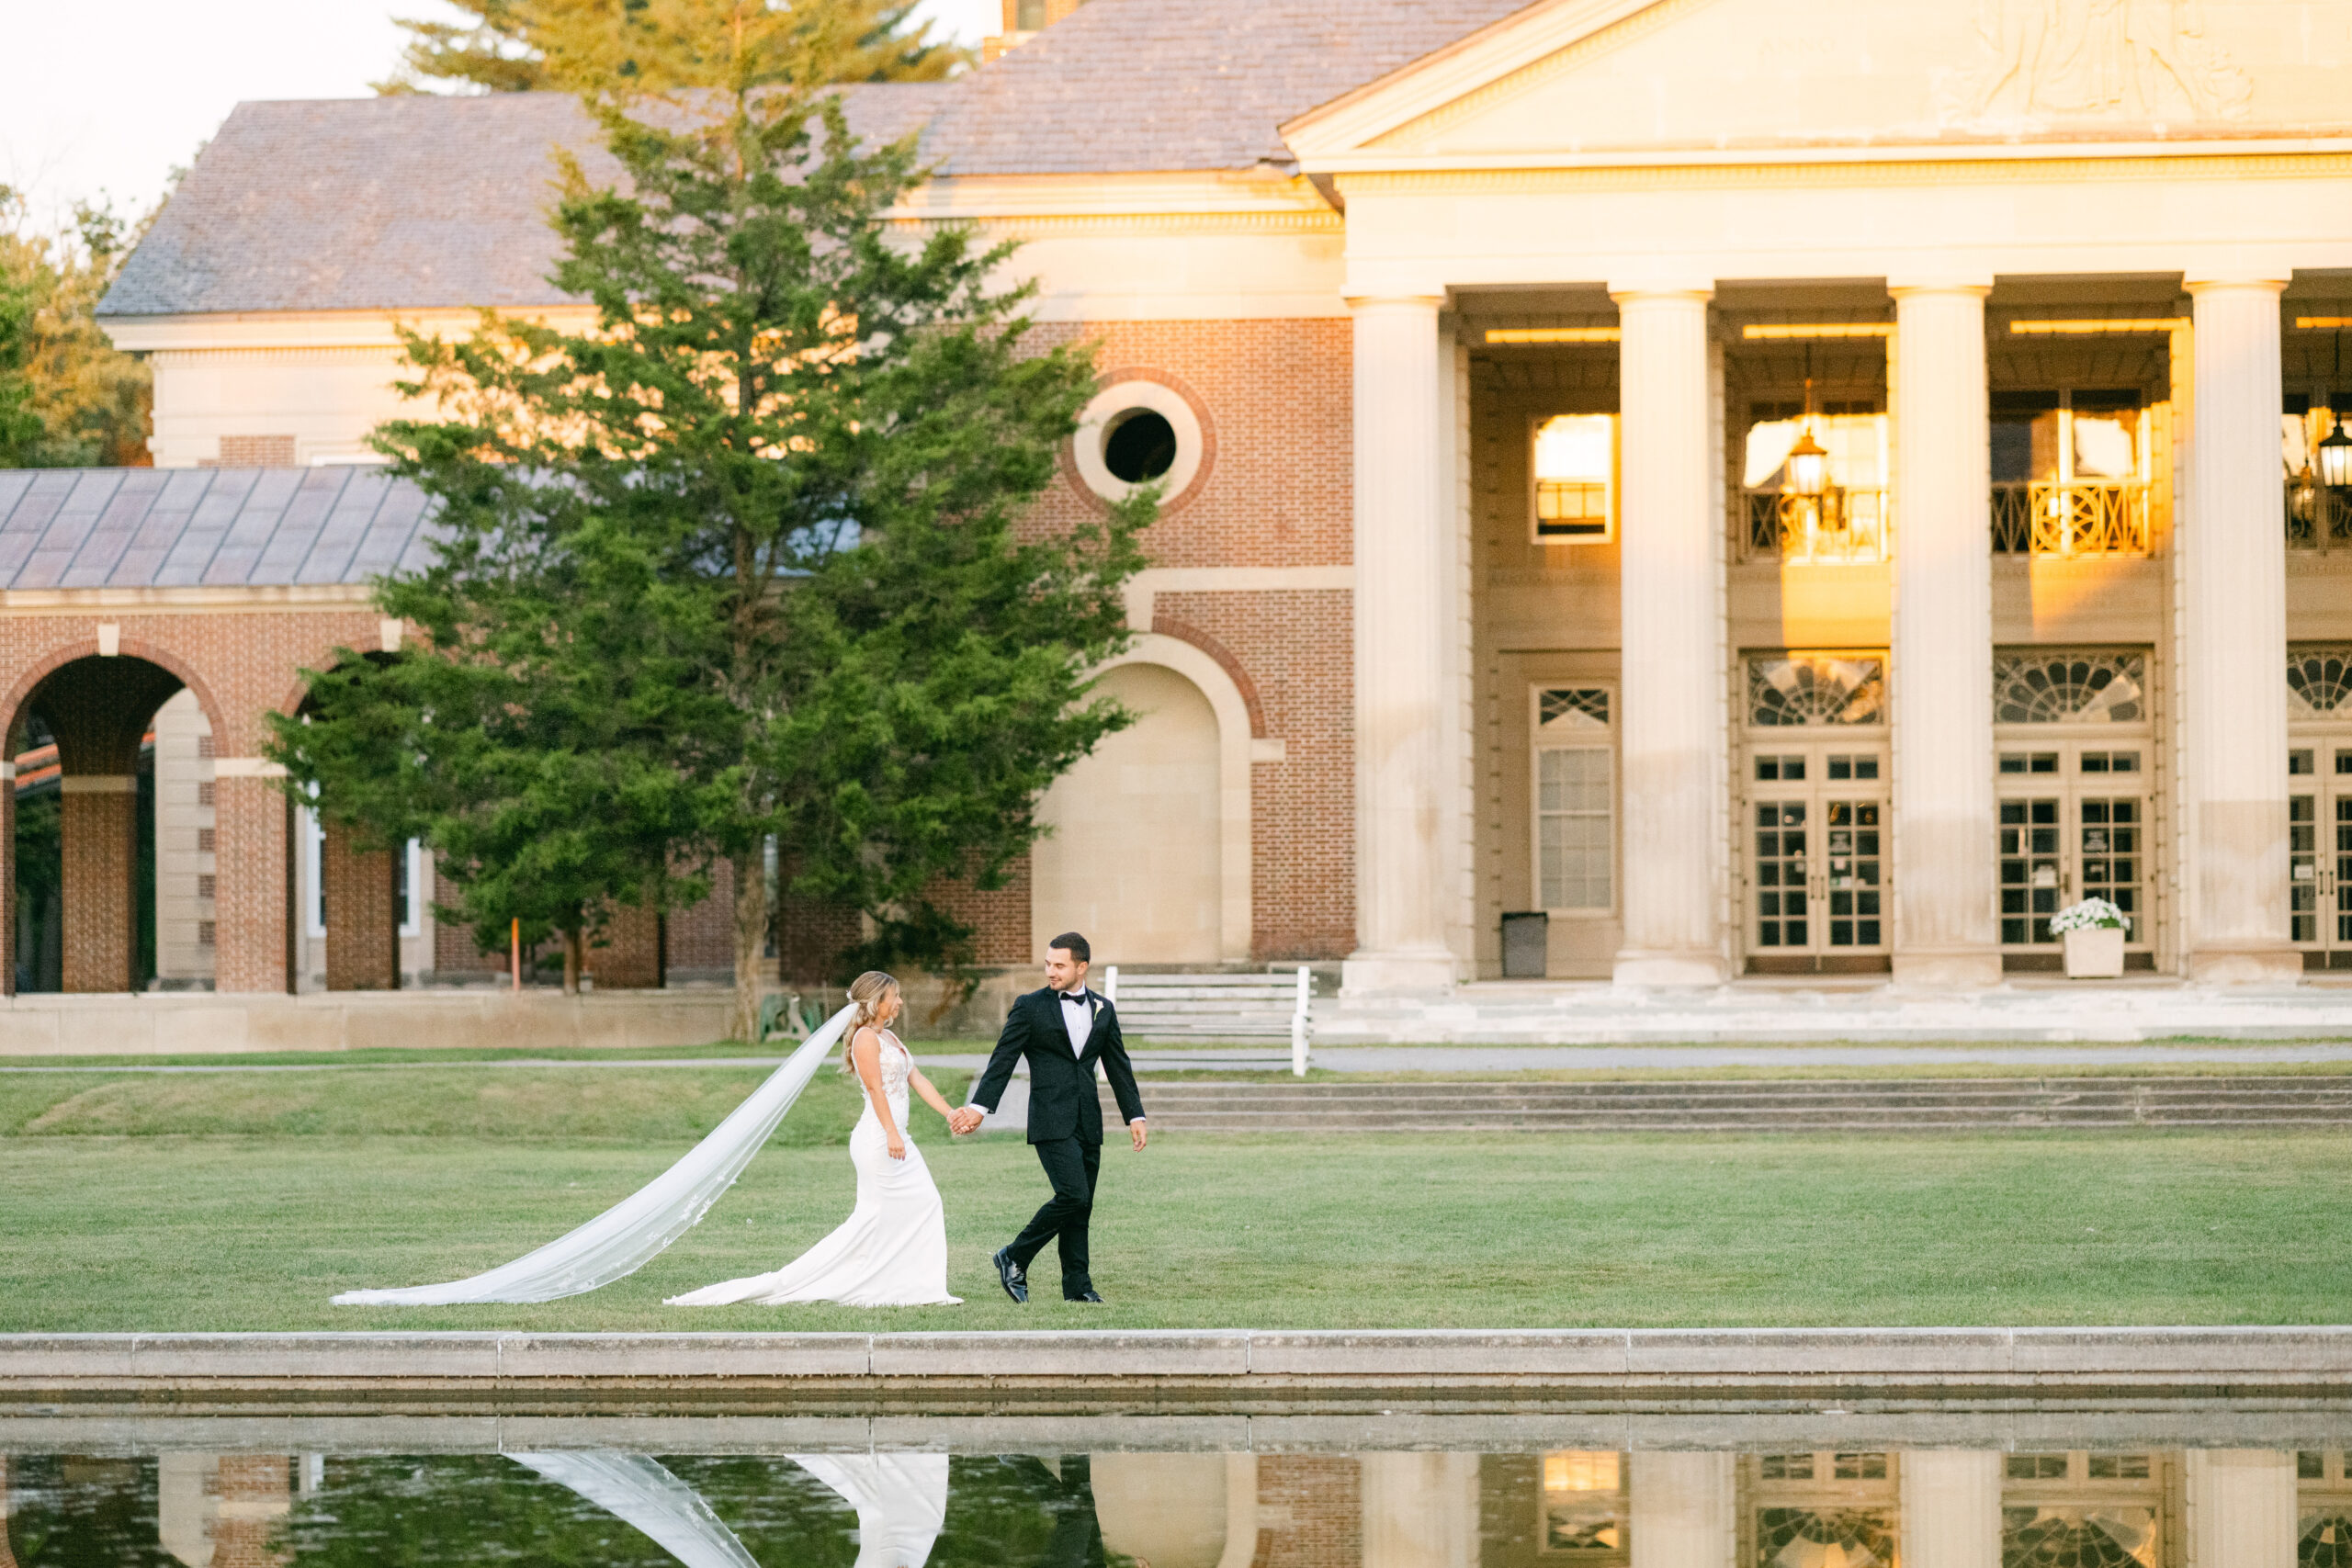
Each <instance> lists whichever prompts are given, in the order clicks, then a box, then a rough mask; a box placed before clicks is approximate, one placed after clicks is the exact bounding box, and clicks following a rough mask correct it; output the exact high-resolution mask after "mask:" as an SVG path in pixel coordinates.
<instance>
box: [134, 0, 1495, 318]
mask: <svg viewBox="0 0 2352 1568" xmlns="http://www.w3.org/2000/svg"><path fill="white" fill-rule="evenodd" d="M1530 3H1531V0H1089V3H1088V4H1086V5H1084V6H1080V7H1079V9H1078V10H1077V11H1076V12H1075V13H1073V14H1072V15H1071V16H1070V17H1069V18H1067V19H1066V20H1064V21H1061V22H1058V23H1057V24H1056V25H1055V26H1053V27H1052V28H1048V29H1046V31H1045V32H1042V33H1040V34H1038V35H1037V36H1036V37H1035V38H1034V39H1031V40H1030V41H1029V42H1027V43H1026V44H1024V45H1023V46H1022V47H1021V48H1019V49H1016V50H1014V51H1012V52H1011V53H1009V54H1007V55H1005V56H1003V57H1002V58H1001V59H999V60H997V61H995V62H992V63H990V64H989V65H986V66H983V67H981V68H980V69H979V70H978V71H975V72H972V73H969V74H967V75H965V76H963V77H960V78H958V79H956V81H953V82H946V83H887V84H874V85H858V86H854V87H849V88H846V89H844V90H843V97H844V106H845V107H846V108H847V110H848V113H849V118H850V123H851V126H852V128H853V129H854V130H856V131H857V133H858V135H859V136H860V137H861V138H863V139H865V140H867V141H892V140H895V139H897V138H898V137H899V136H902V135H904V134H906V133H907V132H908V131H909V130H913V129H915V128H916V127H918V126H922V127H925V128H926V129H925V130H924V136H923V152H924V155H925V156H926V157H927V158H930V159H933V160H934V161H936V162H937V163H938V164H939V165H940V166H941V167H942V169H943V170H944V172H945V173H947V174H949V175H1013V174H1048V175H1068V174H1125V173H1144V172H1155V171H1168V172H1176V171H1183V172H1197V171H1208V170H1228V169H1247V168H1250V167H1252V166H1254V165H1256V164H1261V163H1271V164H1276V165H1284V164H1289V163H1291V162H1292V159H1291V155H1290V151H1289V149H1288V148H1287V147H1285V146H1284V145H1283V139H1282V133H1281V131H1280V130H1278V129H1277V128H1278V127H1280V126H1281V125H1282V123H1283V121H1285V120H1287V119H1290V118H1294V117H1295V116H1297V115H1300V114H1304V113H1305V112H1306V111H1307V110H1308V109H1311V108H1314V107H1317V106H1318V105H1321V104H1326V103H1329V102H1330V101H1331V100H1332V99H1334V98H1337V97H1339V96H1342V95H1343V94H1346V93H1348V92H1350V91H1351V90H1353V89H1354V88H1357V87H1360V86H1362V85H1364V84H1366V83H1368V82H1373V81H1376V80H1378V79H1379V78H1381V77H1383V76H1385V75H1387V74H1388V73H1391V72H1393V71H1397V70H1399V69H1401V68H1402V67H1404V66H1406V65H1408V64H1410V63H1411V62H1414V61H1416V60H1419V59H1420V58H1421V57H1423V56H1424V55H1427V54H1430V53H1431V52H1433V51H1437V50H1439V49H1442V48H1443V47H1445V46H1446V45H1447V44H1450V43H1453V42H1454V41H1456V40H1458V39H1463V38H1466V37H1468V36H1469V35H1470V34H1472V33H1474V32H1476V31H1477V30H1478V29H1480V28H1484V27H1487V26H1488V25H1489V24H1491V23H1493V22H1496V21H1498V20H1499V19H1501V18H1502V17H1507V16H1509V15H1510V14H1511V13H1512V12H1514V11H1518V10H1521V9H1522V8H1523V7H1524V6H1527V5H1528V4H1530ZM559 146H563V147H571V148H573V149H575V150H578V151H579V152H581V153H582V162H583V163H586V164H588V165H589V166H590V170H591V173H592V175H594V174H597V173H600V172H603V173H609V171H610V168H611V165H610V164H609V162H608V161H607V160H606V159H605V156H604V154H603V152H601V150H600V149H599V148H598V147H597V145H596V136H595V131H594V127H593V125H592V124H591V123H590V122H589V120H588V118H587V117H586V116H585V115H583V114H582V112H581V110H580V107H579V106H578V105H577V104H576V103H575V102H574V101H573V100H572V99H571V98H570V97H568V96H564V95H561V94H557V93H500V94H491V95H487V96H472V97H454V96H435V95H432V94H417V95H411V96H395V97H380V98H343V99H324V100H318V101H312V102H297V103H249V104H241V105H239V106H238V107H237V109H236V111H235V112H234V113H233V114H232V115H230V117H229V118H228V120H227V121H226V122H225V123H224V124H223V125H222V126H221V127H220V131H219V132H218V133H217V134H215V135H214V137H213V139H212V141H211V142H210V143H209V145H208V146H207V147H206V148H205V150H204V152H203V154H202V155H201V156H200V157H198V159H197V161H196V166H195V167H194V168H193V169H192V170H190V171H189V174H188V176H187V181H186V182H185V183H184V184H183V185H182V186H180V189H179V191H178V192H177V194H175V196H174V197H172V199H171V201H170V203H169V204H168V205H166V206H165V208H164V211H163V214H162V216H161V217H160V218H158V219H157V220H156V222H155V226H154V227H153V229H152V230H150V231H148V234H147V236H146V238H145V239H143V240H142V241H141V242H140V245H139V248H138V250H137V251H135V252H134V253H133V254H131V256H130V260H129V261H128V262H127V263H125V265H124V266H123V269H122V274H121V276H120V277H119V278H118V279H117V280H116V282H115V285H114V288H112V289H111V290H109V291H108V293H107V297H106V299H105V300H104V302H103V303H101V304H100V306H99V308H98V313H99V314H100V315H101V316H151V315H181V314H208V313H212V312H228V311H242V310H423V309H429V308H433V307H477V306H486V307H491V308H494V309H504V310H513V309H522V308H527V307H530V306H536V305H550V304H558V303H562V302H564V297H563V296H562V295H561V294H560V293H559V292H557V290H556V289H555V288H554V287H553V286H552V285H551V284H549V283H548V281H547V275H548V272H549V271H550V270H551V269H552V268H553V266H554V265H555V259H556V251H557V247H556V241H555V236H554V234H553V233H552V232H550V231H549V230H548V227H547V222H546V212H547V209H548V206H549V205H550V202H551V199H552V181H553V179H554V175H555V171H554V164H553V160H552V157H551V156H550V154H551V151H552V150H553V149H554V148H556V147H559Z"/></svg>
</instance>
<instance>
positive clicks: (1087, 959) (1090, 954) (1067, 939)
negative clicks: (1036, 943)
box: [1046, 931, 1094, 964]
mask: <svg viewBox="0 0 2352 1568" xmlns="http://www.w3.org/2000/svg"><path fill="white" fill-rule="evenodd" d="M1046 947H1048V948H1056V947H1058V948H1060V949H1061V950H1062V951H1063V952H1064V953H1069V955H1070V956H1071V957H1072V958H1075V959H1077V960H1078V961H1079V962H1080V964H1091V963H1093V962H1094V950H1093V949H1092V948H1091V947H1089V946H1087V945H1086V939H1085V938H1084V937H1082V936H1080V935H1079V934H1078V933H1077V932H1076V931H1064V932H1062V934H1061V935H1059V936H1057V937H1056V938H1054V940H1053V941H1051V942H1047V943H1046Z"/></svg>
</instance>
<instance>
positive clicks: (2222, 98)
mask: <svg viewBox="0 0 2352 1568" xmlns="http://www.w3.org/2000/svg"><path fill="white" fill-rule="evenodd" d="M2204 13H2205V6H2204V5H2203V3H2202V0H1978V4H1977V7H1976V19H1975V24H1974V29H1973V30H1974V38H1973V42H1974V45H1975V47H1976V49H1977V50H1978V51H1979V59H1978V60H1977V61H1976V62H1975V63H1974V64H1973V68H1971V69H1970V70H1968V71H1966V72H1965V73H1962V75H1961V76H1960V77H1959V78H1958V79H1957V80H1953V81H1951V83H1950V87H1951V89H1953V90H1951V91H1949V92H1948V93H1947V94H1946V95H1945V103H1944V105H1943V107H1944V110H1945V116H1944V118H1945V119H1946V121H1947V123H1951V122H1955V121H1957V122H1963V123H1964V122H1970V121H1973V122H1978V123H1985V122H2002V123H2007V124H2011V125H2014V124H2017V123H2018V122H2020V121H2022V122H2032V121H2037V120H2040V121H2052V120H2082V119H2086V118H2117V119H2127V120H2146V121H2150V122H2153V123H2159V124H2162V123H2178V124H2199V123H2211V122H2214V121H2219V120H2234V119H2243V118H2245V115H2246V111H2247V107H2248V104H2249V102H2250V100H2251V99H2252V97H2253V96H2254V84H2253V82H2252V81H2251V80H2250V79H2249V78H2248V77H2247V75H2246V73H2245V72H2243V71H2241V70H2239V69H2238V68H2237V66H2236V65H2235V64H2234V63H2233V62H2232V61H2231V60H2230V58H2229V55H2228V53H2227V52H2226V51H2223V50H2222V48H2221V47H2220V46H2219V45H2218V44H2216V43H2215V42H2214V41H2213V40H2212V39H2211V37H2210V36H2209V34H2208V33H2207V30H2206V21H2205V15H2204Z"/></svg>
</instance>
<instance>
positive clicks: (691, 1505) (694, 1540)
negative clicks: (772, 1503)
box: [507, 1452, 760, 1568]
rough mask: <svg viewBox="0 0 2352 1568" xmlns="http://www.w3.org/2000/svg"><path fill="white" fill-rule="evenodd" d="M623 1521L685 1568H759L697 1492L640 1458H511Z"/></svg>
mask: <svg viewBox="0 0 2352 1568" xmlns="http://www.w3.org/2000/svg"><path fill="white" fill-rule="evenodd" d="M507 1457H508V1458H510V1459H512V1460H513V1461H515V1463H517V1464H524V1465H528V1466H530V1467H531V1468H532V1469H533V1470H536V1471H537V1472H539V1473H540V1474H541V1475H544V1476H546V1477H547V1478H548V1480H549V1481H553V1482H557V1483H560V1484H562V1485H565V1486H569V1487H570V1488H571V1490H572V1491H574V1492H576V1493H578V1494H579V1495H581V1496H582V1497H585V1498H586V1499H588V1501H590V1502H591V1503H594V1504H595V1505H596V1506H598V1507H600V1508H602V1509H604V1510H605V1512H606V1513H608V1514H611V1515H612V1516H613V1517H616V1518H618V1519H622V1520H625V1521H627V1522H628V1524H629V1525H631V1526H632V1527H634V1528H635V1529H637V1531H638V1533H639V1534H640V1535H643V1536H645V1537H646V1538H647V1539H649V1540H651V1541H653V1542H654V1543H655V1544H656V1545H658V1546H660V1547H661V1548H662V1551H666V1552H668V1553H669V1554H670V1555H671V1556H673V1557H674V1558H676V1559H677V1560H678V1561H679V1562H683V1563H684V1564H685V1568H760V1564H759V1562H758V1560H757V1559H755V1558H754V1557H752V1554H751V1553H750V1552H748V1551H744V1550H743V1543H742V1541H741V1540H739V1539H737V1537H736V1534H735V1532H734V1531H733V1530H730V1529H728V1528H727V1526H726V1525H725V1524H724V1523H722V1522H721V1521H720V1519H719V1517H718V1515H717V1514H714V1513H712V1512H711V1511H710V1505H709V1504H708V1503H707V1502H705V1501H703V1497H702V1494H701V1493H699V1492H696V1491H695V1489H694V1488H693V1487H691V1486H689V1485H687V1484H686V1483H684V1482H683V1481H681V1480H679V1479H678V1478H677V1476H676V1475H674V1474H673V1473H672V1472H671V1471H670V1470H669V1469H668V1468H667V1467H666V1466H664V1465H663V1464H662V1462H661V1461H658V1460H655V1459H651V1458H649V1457H648V1456H646V1455H644V1454H624V1453H602V1452H592V1453H536V1454H510V1455H508V1456H507Z"/></svg>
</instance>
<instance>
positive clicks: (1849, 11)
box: [1284, 0, 2352, 168]
mask: <svg viewBox="0 0 2352 1568" xmlns="http://www.w3.org/2000/svg"><path fill="white" fill-rule="evenodd" d="M2348 127H2352V0H1806V3H1804V4H1795V3H1792V0H1650V3H1646V4H1643V3H1638V0H1548V3H1545V4H1539V5H1536V6H1530V7H1529V8H1528V9H1527V10H1525V11H1522V12H1520V13H1517V14H1516V15H1514V16H1512V17H1509V18H1506V19H1505V20H1504V21H1502V22H1500V23H1498V24H1496V25H1495V26H1494V27H1491V28H1487V29H1486V30H1485V31H1483V32H1481V33H1479V34H1477V35H1476V36H1475V37H1473V38H1471V39H1465V40H1464V41H1463V42H1462V43H1460V44H1457V45H1456V46H1454V47H1453V49H1451V50H1448V51H1443V52H1442V53H1441V54H1439V55H1436V56H1432V57H1431V58H1430V59H1428V60H1425V61H1421V62H1416V63H1415V64H1413V65H1410V66H1408V67H1406V68H1404V69H1403V70H1401V71H1399V72H1397V73H1395V74H1393V75H1391V76H1389V77H1387V78H1385V79H1384V80H1382V81H1380V82H1377V83H1374V84H1372V85H1369V86H1367V87H1364V88H1362V89H1359V90H1358V91H1357V92H1355V93H1352V94H1351V95H1349V96H1347V97H1345V98H1342V99H1340V100H1339V101H1338V102H1336V103H1334V104H1331V105H1327V106H1325V107H1323V108H1320V109H1317V110H1316V111H1314V112H1313V113H1311V114H1308V115H1305V116H1302V117H1300V118H1298V119H1296V120H1295V121H1293V122H1292V123H1291V124H1290V125H1288V126H1286V127H1284V132H1285V134H1286V135H1287V136H1288V137H1289V139H1290V141H1291V144H1292V146H1293V147H1294V148H1295V149H1296V150H1297V152H1299V154H1300V156H1301V158H1302V159H1303V160H1304V161H1305V162H1306V164H1307V165H1308V166H1309V167H1310V168H1313V167H1316V166H1317V165H1318V164H1352V165H1358V166H1362V165H1363V164H1372V163H1376V162H1379V161H1382V157H1383V155H1385V156H1386V157H1393V158H1395V159H1397V160H1398V161H1399V162H1427V161H1432V160H1434V161H1439V162H1445V163H1453V162H1458V161H1461V160H1465V159H1495V160H1503V161H1510V162H1514V163H1517V162H1525V161H1529V160H1536V159H1541V158H1543V157H1545V156H1568V157H1576V156H1582V155H1591V154H1600V155H1607V154H1623V153H1638V152H1737V151H1741V150H1754V149H1803V148H1807V147H1815V148H1854V147H1865V148H1866V147H1871V146H1889V147H1892V146H1914V147H1916V146H1918V145H1921V144H1967V143H1983V142H1993V143H2011V142H2026V143H2040V142H2053V141H2054V142H2069V141H2081V142H2109V143H2112V142H2138V141H2211V140H2232V141H2239V140H2248V139H2253V140H2267V139H2275V138H2278V137H2281V136H2293V137H2296V138H2309V137H2333V136H2335V135H2339V134H2342V133H2343V132H2344V131H2345V130H2346V128H2348Z"/></svg>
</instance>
